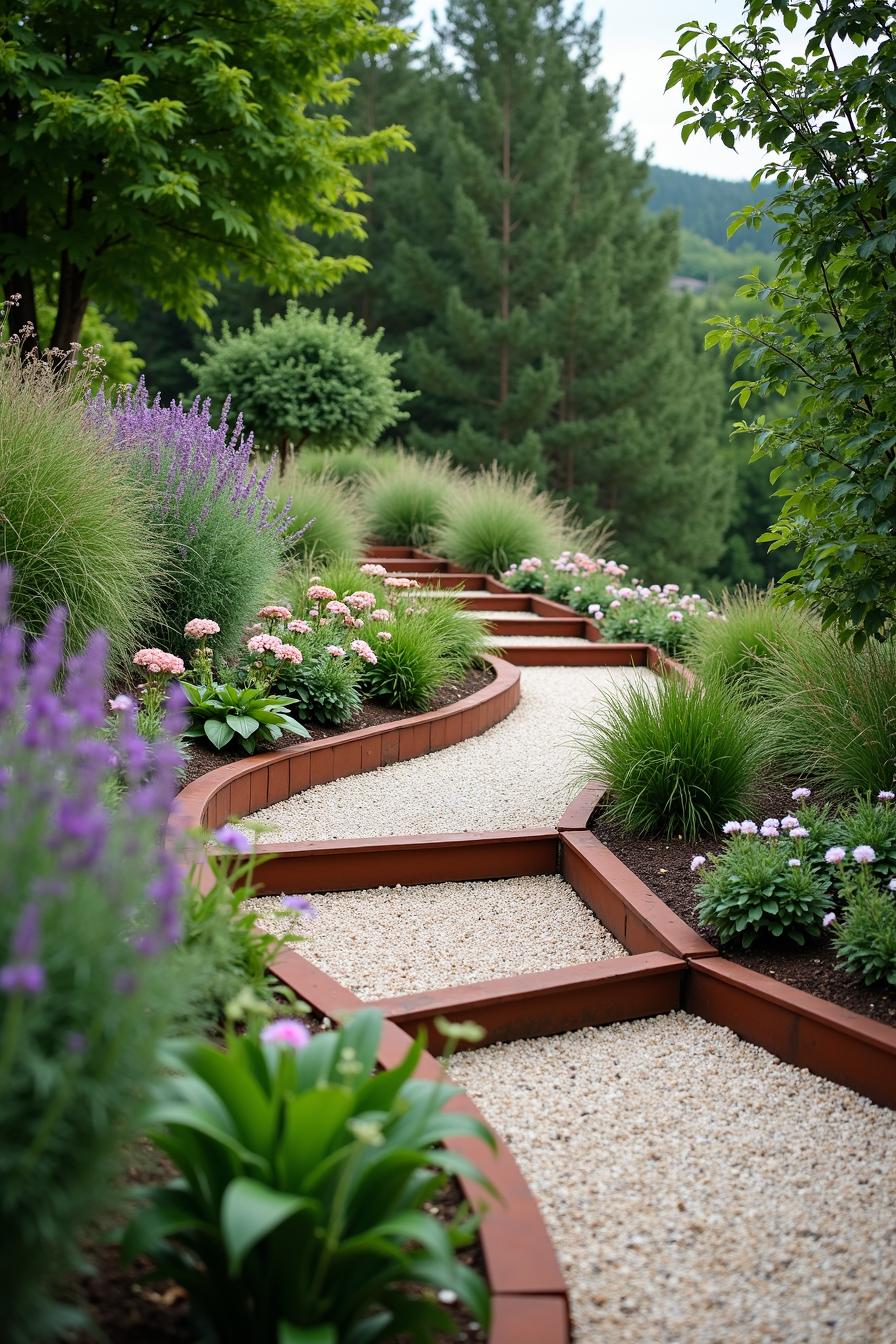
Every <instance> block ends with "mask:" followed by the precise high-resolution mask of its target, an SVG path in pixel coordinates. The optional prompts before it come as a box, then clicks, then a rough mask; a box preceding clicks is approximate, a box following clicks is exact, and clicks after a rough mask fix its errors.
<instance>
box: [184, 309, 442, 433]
mask: <svg viewBox="0 0 896 1344" xmlns="http://www.w3.org/2000/svg"><path fill="white" fill-rule="evenodd" d="M382 334H383V333H382V332H381V331H377V332H374V333H373V335H371V336H369V335H368V334H367V332H366V330H365V328H364V324H363V323H361V322H358V323H355V322H353V321H352V318H351V317H350V316H348V317H341V318H340V317H337V316H336V315H335V314H334V313H328V314H327V315H326V316H325V317H324V316H323V315H322V314H321V313H318V312H311V311H310V310H309V309H307V308H300V307H299V306H298V305H297V304H295V303H288V304H287V306H286V312H285V313H282V314H277V315H276V316H275V317H272V318H271V320H270V322H262V320H261V314H260V312H257V311H256V313H255V316H254V320H253V324H252V326H251V327H249V328H244V327H241V328H240V329H239V330H238V331H236V332H232V331H231V330H230V328H229V327H228V326H227V325H226V324H225V325H224V327H223V330H222V332H221V335H220V336H219V337H217V338H215V339H212V340H210V341H209V343H208V346H207V348H206V350H205V351H204V352H203V353H202V355H201V356H200V359H199V362H198V363H196V364H189V363H188V364H187V368H188V369H189V370H190V372H191V373H192V374H193V376H194V377H195V378H196V381H197V385H198V388H199V394H200V396H202V397H210V398H211V400H212V402H213V403H214V405H215V406H216V407H218V408H224V412H225V413H226V408H227V404H228V400H229V398H230V397H231V396H232V397H233V400H234V403H235V404H236V405H237V406H238V407H239V409H240V411H241V412H242V414H243V415H244V416H245V418H246V420H247V422H248V424H249V425H250V426H251V427H252V429H253V431H254V433H255V435H256V437H257V438H258V439H259V440H261V441H262V442H263V443H268V444H273V445H276V446H277V447H280V448H284V449H285V448H286V446H287V444H294V445H295V447H296V448H301V447H302V445H303V444H305V443H309V444H311V445H314V446H316V447H318V448H346V447H353V446H357V445H361V446H368V445H371V444H374V443H376V441H377V439H378V438H379V437H380V435H381V434H382V432H383V430H384V429H388V428H389V427H390V426H391V425H394V424H397V422H398V421H399V420H406V419H407V412H406V411H405V410H404V409H403V407H404V404H405V402H407V401H410V400H411V399H412V398H413V397H414V396H415V395H416V393H412V392H404V391H402V389H401V385H400V384H399V382H398V379H397V378H396V377H395V376H394V370H395V364H396V363H397V361H398V358H399V357H398V355H397V354H386V353H384V352H383V351H382V350H380V349H379V344H380V341H381V339H382Z"/></svg>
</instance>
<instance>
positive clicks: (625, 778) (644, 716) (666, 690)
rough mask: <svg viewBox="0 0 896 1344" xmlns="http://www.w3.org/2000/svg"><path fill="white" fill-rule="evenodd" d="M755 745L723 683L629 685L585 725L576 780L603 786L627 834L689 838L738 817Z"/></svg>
mask: <svg viewBox="0 0 896 1344" xmlns="http://www.w3.org/2000/svg"><path fill="white" fill-rule="evenodd" d="M759 744H760V734H759V731H758V728H757V725H756V724H755V723H754V722H753V720H751V719H750V718H749V717H748V716H747V715H745V714H744V712H743V708H742V706H741V704H740V702H739V701H738V700H737V698H736V697H734V696H732V695H731V694H730V693H729V692H728V691H727V690H726V688H725V687H724V686H721V685H720V684H718V683H715V682H708V683H706V684H704V685H695V686H689V685H688V684H687V683H686V682H685V681H684V680H683V679H681V678H679V677H677V676H675V677H667V678H666V679H665V680H663V681H660V682H657V683H656V684H655V685H654V684H652V683H651V684H648V685H643V686H642V685H635V686H632V687H631V688H629V689H628V690H626V692H625V693H624V694H623V695H621V696H619V697H618V698H616V699H612V700H610V701H609V702H608V703H607V704H606V706H604V707H603V709H602V710H601V715H600V717H599V718H595V719H594V720H593V721H591V722H588V723H586V724H584V725H583V729H582V732H581V734H580V737H579V746H580V749H581V752H582V755H583V756H584V760H585V768H584V770H583V771H582V776H581V781H582V782H583V783H584V782H586V781H587V780H590V779H599V780H602V781H604V782H605V783H606V784H607V786H608V795H607V803H606V815H607V816H608V817H610V818H612V820H614V821H616V822H618V823H619V824H620V825H621V826H622V827H623V828H624V829H625V830H626V831H627V832H628V833H629V834H631V835H668V836H683V837H684V839H686V840H694V839H696V838H697V836H700V835H708V834H711V833H713V832H715V831H717V830H718V829H719V828H720V827H721V826H722V824H723V823H724V822H725V821H726V820H727V819H728V818H729V817H732V816H735V815H737V814H740V815H743V809H744V808H745V806H746V805H747V803H748V802H749V799H750V796H751V794H752V791H753V787H754V784H755V779H756V773H757V769H758V765H759V760H760V755H759Z"/></svg>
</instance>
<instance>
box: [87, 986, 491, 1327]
mask: <svg viewBox="0 0 896 1344" xmlns="http://www.w3.org/2000/svg"><path fill="white" fill-rule="evenodd" d="M303 1020H304V1021H305V1022H306V1024H307V1026H308V1028H309V1029H310V1031H311V1033H312V1035H316V1034H317V1033H318V1032H320V1031H325V1030H328V1029H329V1028H328V1024H327V1021H326V1019H323V1020H321V1019H320V1018H319V1017H318V1016H316V1015H315V1014H314V1013H311V1014H308V1015H305V1016H304V1019H303ZM175 1175H176V1171H175V1168H174V1167H173V1166H172V1164H171V1163H170V1162H169V1161H168V1158H167V1157H166V1156H165V1155H164V1153H161V1152H159V1150H158V1149H157V1148H156V1147H154V1145H153V1144H152V1143H150V1142H149V1140H148V1139H140V1140H138V1141H137V1143H135V1144H134V1145H133V1147H132V1149H131V1151H130V1154H129V1160H128V1165H127V1169H126V1171H125V1172H124V1175H123V1178H122V1185H123V1186H124V1187H125V1188H127V1187H131V1186H135V1185H139V1186H153V1185H161V1184H164V1183H167V1182H168V1181H170V1180H171V1179H172V1177H174V1176H175ZM462 1203H463V1195H462V1193H461V1189H460V1186H459V1185H458V1183H457V1181H455V1180H452V1181H451V1182H450V1183H449V1184H448V1185H447V1186H446V1187H445V1189H444V1190H443V1191H442V1192H441V1193H440V1194H438V1195H437V1196H436V1197H435V1198H434V1199H433V1200H432V1202H431V1203H428V1204H426V1205H425V1206H424V1207H425V1208H426V1210H427V1212H429V1213H433V1214H435V1215H436V1216H437V1217H438V1218H441V1219H443V1220H445V1221H446V1222H447V1221H450V1220H451V1219H452V1218H453V1217H455V1215H456V1214H457V1213H458V1211H459V1210H460V1208H461V1205H462ZM133 1211H134V1206H133V1205H132V1204H130V1203H128V1204H126V1205H125V1206H124V1208H123V1209H122V1211H121V1212H120V1213H119V1214H118V1216H117V1218H111V1219H110V1220H109V1221H108V1222H107V1224H105V1225H104V1226H102V1227H100V1228H98V1229H97V1231H96V1233H95V1234H94V1236H93V1237H92V1238H91V1239H90V1240H89V1241H88V1243H87V1244H86V1245H85V1247H84V1251H85V1255H86V1258H87V1259H88V1260H89V1262H90V1263H91V1265H92V1272H91V1273H88V1274H84V1275H83V1276H81V1278H79V1279H78V1280H77V1282H76V1283H75V1284H74V1285H73V1289H72V1292H71V1294H70V1299H71V1300H74V1301H76V1302H77V1304H78V1305H79V1307H80V1308H81V1309H82V1310H83V1311H84V1313H85V1315H86V1316H87V1317H88V1318H89V1319H90V1322H91V1329H85V1330H84V1331H82V1332H80V1333H79V1334H77V1335H76V1336H74V1337H73V1338H72V1341H71V1344H97V1340H98V1339H99V1340H100V1341H101V1344H102V1341H105V1344H197V1339H198V1336H197V1332H196V1329H195V1326H194V1324H193V1321H192V1318H191V1315H190V1306H189V1299H188V1298H187V1295H186V1292H185V1291H184V1289H182V1288H181V1287H180V1286H179V1285H178V1284H176V1283H175V1282H174V1281H173V1280H172V1279H148V1278H147V1275H148V1274H149V1272H150V1269H151V1265H150V1262H149V1261H148V1260H147V1259H145V1258H144V1257H140V1258H139V1259H138V1260H136V1261H135V1262H134V1263H133V1264H132V1265H123V1264H122V1263H121V1258H120V1256H119V1253H118V1249H117V1247H116V1246H115V1245H113V1244H110V1242H111V1238H112V1237H113V1236H114V1235H115V1233H116V1232H117V1230H118V1229H119V1228H120V1227H123V1226H124V1225H125V1224H126V1223H127V1221H128V1220H129V1218H130V1217H131V1216H132V1214H133ZM458 1259H459V1260H461V1261H462V1262H463V1263H464V1264H466V1265H469V1266H471V1268H473V1269H476V1270H478V1271H479V1273H480V1274H482V1273H484V1262H483V1258H482V1250H481V1247H480V1244H479V1240H478V1238H477V1239H476V1240H474V1242H473V1244H472V1245H471V1246H469V1247H467V1248H466V1249H464V1250H462V1251H459V1252H458ZM444 1305H445V1310H446V1311H447V1312H448V1313H449V1315H450V1316H451V1317H452V1318H453V1319H454V1321H455V1322H456V1323H457V1327H458V1333H461V1332H465V1334H463V1333H461V1338H467V1339H469V1340H478V1339H483V1338H484V1332H482V1331H481V1330H480V1328H479V1326H478V1325H477V1324H476V1322H475V1321H474V1320H473V1318H472V1317H471V1316H470V1314H469V1313H468V1312H467V1310H466V1309H465V1308H464V1307H463V1306H462V1305H461V1304H459V1303H453V1304H444ZM439 1338H440V1340H442V1337H441V1336H440V1337H439ZM449 1338H452V1339H453V1338H454V1336H450V1337H449V1336H445V1337H444V1344H447V1341H448V1339H449ZM396 1344H399V1341H397V1340H396Z"/></svg>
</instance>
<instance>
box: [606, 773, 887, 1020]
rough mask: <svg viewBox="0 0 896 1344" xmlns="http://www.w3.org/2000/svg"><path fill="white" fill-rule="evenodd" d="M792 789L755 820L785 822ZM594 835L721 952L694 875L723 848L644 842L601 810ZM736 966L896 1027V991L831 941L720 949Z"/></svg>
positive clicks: (770, 792) (763, 798) (712, 840)
mask: <svg viewBox="0 0 896 1344" xmlns="http://www.w3.org/2000/svg"><path fill="white" fill-rule="evenodd" d="M793 787H794V785H793V784H792V783H787V782H785V783H784V784H781V783H777V784H775V785H771V784H769V785H766V786H764V787H763V788H762V789H761V791H760V794H759V797H758V799H757V802H756V804H755V806H754V808H753V810H752V811H751V813H750V816H752V817H753V819H754V820H755V821H757V822H759V823H760V824H761V823H762V822H763V821H764V820H765V818H766V817H783V816H785V815H786V814H787V813H788V812H790V811H792V809H793V806H794V804H793V802H792V800H791V797H790V792H791V789H792V788H793ZM590 829H591V831H592V832H593V833H594V834H595V835H596V836H597V838H598V840H600V841H601V843H602V844H605V845H606V846H607V847H608V848H609V849H611V850H612V851H613V853H614V854H615V855H616V856H617V857H618V858H620V859H621V860H622V862H623V863H624V864H626V865H627V867H629V868H631V870H632V872H633V873H636V874H637V875H638V877H640V879H641V881H642V882H645V883H646V884H647V886H648V887H650V889H651V890H652V891H654V892H656V894H657V896H659V897H660V898H661V900H663V901H665V903H666V905H668V906H669V908H670V909H672V910H674V911H675V913H676V915H678V916H679V918H680V919H683V920H684V921H685V923H686V924H689V925H690V926H691V928H692V929H696V931H697V932H698V933H699V934H700V935H701V936H702V937H703V938H705V939H706V940H707V941H708V942H710V943H712V944H713V946H714V947H721V945H720V943H719V939H718V938H717V937H716V935H715V933H714V932H713V931H712V929H708V928H706V927H705V926H704V925H702V924H701V923H700V921H699V919H698V918H697V897H696V894H695V888H696V885H697V878H696V877H695V875H694V874H693V873H692V872H691V859H692V857H693V856H694V855H695V854H707V853H710V852H715V851H717V850H718V849H719V848H720V841H719V839H718V838H717V837H703V838H701V839H699V840H695V841H690V840H688V841H684V840H641V839H635V838H633V837H632V836H629V835H625V834H624V833H623V831H622V830H621V829H620V827H618V826H616V825H613V824H612V823H610V822H608V821H605V820H604V819H603V817H602V815H601V809H600V808H598V809H597V811H596V812H595V813H594V814H593V816H592V818H591V822H590ZM721 951H722V952H723V953H724V955H725V956H726V957H728V958H729V959H730V960H731V961H735V962H737V964H738V965H739V966H746V967H748V968H749V970H751V971H760V972H761V973H762V974H763V975H770V976H772V977H773V978H774V979H775V980H778V981H780V983H781V984H783V985H790V986H792V988H794V989H803V990H806V991H807V993H809V994H817V995H818V996H819V998H822V999H827V1000H828V1001H829V1002H830V1003H836V1004H839V1006H840V1007H841V1008H850V1009H852V1011H853V1012H855V1013H864V1015H865V1016H866V1017H872V1018H874V1019H875V1020H876V1021H878V1022H884V1023H886V1024H887V1025H888V1026H894V1027H896V987H888V986H886V985H875V986H873V987H871V988H867V987H866V986H865V985H863V984H862V982H861V981H860V980H856V979H854V978H853V977H852V976H850V975H849V974H847V972H846V971H845V970H844V969H843V968H842V966H840V965H839V963H838V962H837V960H836V957H835V955H834V944H833V941H832V939H830V938H829V937H827V936H825V935H822V936H821V938H819V939H818V940H817V941H816V942H814V943H810V944H807V945H806V946H805V947H802V948H799V947H796V946H795V945H791V946H789V947H788V946H787V945H786V944H783V945H782V944H774V943H771V942H767V943H764V944H758V943H757V944H754V945H753V947H751V948H750V950H749V951H744V950H743V949H742V948H739V947H736V946H734V945H728V946H726V947H724V948H721Z"/></svg>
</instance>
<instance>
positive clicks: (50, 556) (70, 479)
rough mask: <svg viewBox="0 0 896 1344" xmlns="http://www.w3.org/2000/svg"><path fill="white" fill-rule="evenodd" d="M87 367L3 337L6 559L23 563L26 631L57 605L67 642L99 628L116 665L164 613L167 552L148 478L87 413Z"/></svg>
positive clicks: (1, 507)
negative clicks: (39, 356)
mask: <svg viewBox="0 0 896 1344" xmlns="http://www.w3.org/2000/svg"><path fill="white" fill-rule="evenodd" d="M89 380H90V369H89V368H82V369H81V371H80V372H79V371H78V370H76V369H74V368H70V369H69V370H68V372H67V376H66V377H64V378H60V377H59V376H58V370H57V375H56V376H54V373H53V371H52V370H51V369H50V367H49V366H48V365H46V364H43V363H41V362H40V361H38V360H32V359H24V360H23V359H21V358H20V357H19V354H18V353H17V350H16V346H15V344H14V343H6V344H3V345H0V501H2V503H0V563H3V562H5V563H8V564H10V565H12V566H13V568H14V570H15V583H14V585H13V592H12V610H13V612H14V614H15V616H16V618H17V619H18V620H19V621H21V622H22V625H23V626H24V628H25V630H26V632H27V634H28V635H29V637H31V638H34V637H36V636H37V635H38V634H39V633H40V631H41V630H42V629H43V627H44V625H45V623H46V621H47V620H48V618H49V615H50V612H51V611H52V610H53V609H54V607H56V606H58V605H64V606H65V607H66V608H67V609H68V613H69V615H68V622H67V625H66V650H67V652H68V653H71V652H74V651H76V650H78V649H81V648H83V647H84V644H85V642H86V640H87V638H88V636H89V635H90V633H91V632H92V631H93V630H95V629H97V628H98V627H102V628H103V629H105V630H106V631H107V634H108V639H109V657H110V662H111V664H112V665H113V667H114V669H115V671H116V672H120V671H121V670H122V669H123V668H124V667H125V666H126V664H127V661H128V658H129V655H130V652H131V651H132V650H133V649H134V647H135V646H136V644H137V643H138V642H139V641H140V639H141V637H142V635H143V634H144V633H145V631H146V630H147V629H148V628H149V627H151V625H152V624H153V622H154V620H155V619H156V616H157V613H158V610H159V607H160V601H161V599H160V590H161V582H160V580H161V575H162V571H163V552H162V549H161V547H160V546H159V544H158V543H157V541H156V540H155V538H154V535H153V530H152V524H151V520H150V510H149V507H148V504H149V501H148V499H147V495H146V490H145V487H143V486H141V484H140V483H139V482H138V481H137V480H135V479H134V478H133V477H132V475H131V474H130V473H129V471H128V469H127V464H126V463H125V462H123V461H122V460H121V458H120V457H119V455H118V454H117V453H116V452H115V449H114V448H113V447H112V444H111V442H110V434H109V427H108V426H107V425H91V424H89V423H86V422H85V419H84V413H83V407H82V405H81V398H82V396H83V393H84V391H85V390H86V387H87V385H88V384H89Z"/></svg>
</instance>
